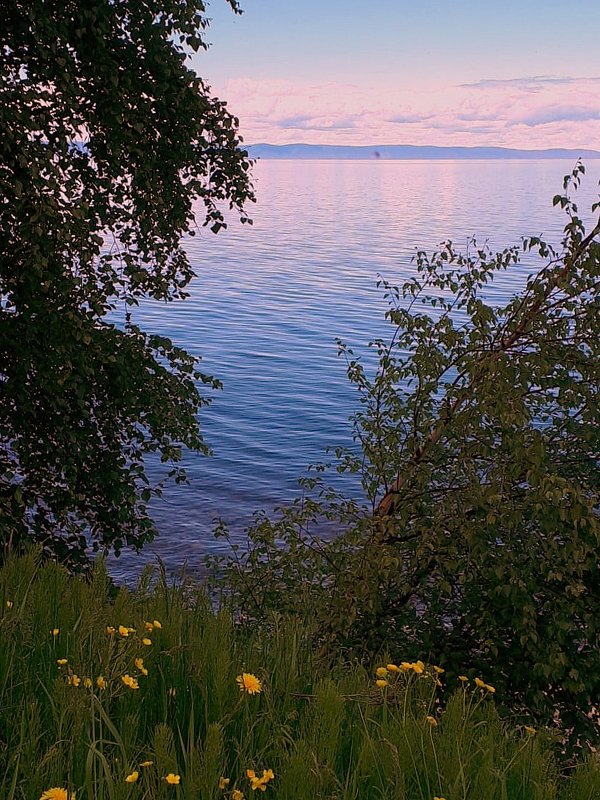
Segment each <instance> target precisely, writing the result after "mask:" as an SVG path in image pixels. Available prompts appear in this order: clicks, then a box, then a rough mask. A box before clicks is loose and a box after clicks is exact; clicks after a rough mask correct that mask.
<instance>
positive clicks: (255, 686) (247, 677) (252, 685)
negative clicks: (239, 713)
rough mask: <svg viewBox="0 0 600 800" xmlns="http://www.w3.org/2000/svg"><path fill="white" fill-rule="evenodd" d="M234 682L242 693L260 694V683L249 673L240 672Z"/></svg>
mask: <svg viewBox="0 0 600 800" xmlns="http://www.w3.org/2000/svg"><path fill="white" fill-rule="evenodd" d="M236 681H237V684H238V686H239V687H240V691H242V692H247V693H248V694H260V692H262V684H261V682H260V681H259V680H258V678H257V677H256V675H252V673H250V672H242V674H241V675H238V676H237V678H236Z"/></svg>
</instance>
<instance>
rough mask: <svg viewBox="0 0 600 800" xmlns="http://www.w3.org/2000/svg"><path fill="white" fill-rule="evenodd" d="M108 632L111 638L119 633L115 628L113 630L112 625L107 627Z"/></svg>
mask: <svg viewBox="0 0 600 800" xmlns="http://www.w3.org/2000/svg"><path fill="white" fill-rule="evenodd" d="M106 632H107V633H108V635H109V636H114V635H115V633H116V632H117V631H116V630H115V628H113V626H112V625H107V626H106Z"/></svg>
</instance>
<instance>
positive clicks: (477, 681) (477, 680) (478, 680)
mask: <svg viewBox="0 0 600 800" xmlns="http://www.w3.org/2000/svg"><path fill="white" fill-rule="evenodd" d="M475 685H476V686H479V688H480V689H485V681H482V680H481V678H475Z"/></svg>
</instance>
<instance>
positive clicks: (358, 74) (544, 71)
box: [191, 0, 600, 150]
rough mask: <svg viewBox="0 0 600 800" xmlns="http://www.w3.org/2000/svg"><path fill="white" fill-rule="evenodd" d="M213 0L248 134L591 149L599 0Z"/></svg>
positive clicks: (216, 51)
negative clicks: (233, 1)
mask: <svg viewBox="0 0 600 800" xmlns="http://www.w3.org/2000/svg"><path fill="white" fill-rule="evenodd" d="M241 3H242V6H243V8H244V13H243V15H242V16H236V15H235V14H233V12H232V11H231V9H230V7H229V6H228V4H227V3H226V2H225V0H211V2H210V5H209V6H208V11H207V13H208V16H209V17H211V18H212V23H211V27H210V28H209V29H208V32H207V39H208V41H209V42H210V43H211V45H212V46H211V47H210V49H209V50H208V52H206V53H204V52H202V53H199V54H196V55H194V56H193V58H192V62H191V63H192V66H193V68H194V69H195V70H196V72H197V73H198V74H199V75H200V76H202V77H203V78H204V79H205V80H206V81H207V82H208V84H209V85H210V86H211V89H212V91H213V93H214V94H215V95H216V96H217V97H220V98H221V99H222V100H225V101H227V105H228V108H229V110H230V111H231V112H232V113H234V114H235V115H236V116H237V117H238V118H239V120H240V131H241V133H242V135H243V137H244V141H245V142H246V144H257V143H259V142H268V143H270V144H287V143H296V142H305V143H309V144H346V145H350V144H356V145H375V144H429V145H455V146H460V145H462V146H478V145H495V146H504V147H518V148H535V149H538V148H546V147H569V148H571V147H572V148H593V149H599V150H600V46H599V44H598V42H599V41H600V1H599V0H570V2H568V3H567V2H566V0H560V2H558V1H557V0H519V1H517V0H501V2H498V0H412V1H411V2H408V1H407V0H364V2H357V0H241Z"/></svg>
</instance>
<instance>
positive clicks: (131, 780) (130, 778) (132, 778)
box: [125, 769, 140, 783]
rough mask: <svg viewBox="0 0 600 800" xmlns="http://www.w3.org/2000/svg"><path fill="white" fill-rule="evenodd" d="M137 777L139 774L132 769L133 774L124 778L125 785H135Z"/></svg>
mask: <svg viewBox="0 0 600 800" xmlns="http://www.w3.org/2000/svg"><path fill="white" fill-rule="evenodd" d="M139 777H140V773H139V772H138V771H137V769H134V770H133V772H130V773H129V775H127V776H126V778H125V783H135V782H136V781H137V779H138V778H139Z"/></svg>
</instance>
